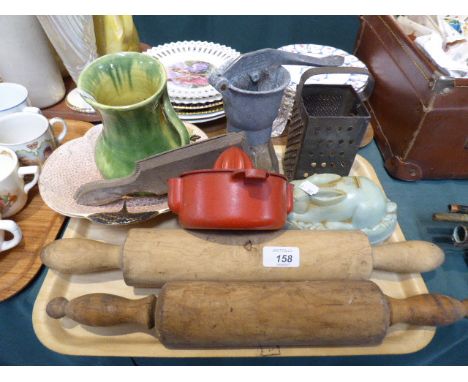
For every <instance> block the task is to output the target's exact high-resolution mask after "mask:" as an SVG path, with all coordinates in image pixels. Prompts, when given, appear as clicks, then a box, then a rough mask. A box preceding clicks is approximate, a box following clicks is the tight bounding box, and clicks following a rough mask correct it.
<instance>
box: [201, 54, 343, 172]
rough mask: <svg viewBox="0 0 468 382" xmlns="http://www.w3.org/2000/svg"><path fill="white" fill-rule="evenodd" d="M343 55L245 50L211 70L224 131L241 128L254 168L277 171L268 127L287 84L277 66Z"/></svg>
mask: <svg viewBox="0 0 468 382" xmlns="http://www.w3.org/2000/svg"><path fill="white" fill-rule="evenodd" d="M343 61H344V59H343V57H341V56H329V57H323V58H316V57H311V56H306V55H302V54H296V53H290V52H284V51H281V50H277V49H261V50H257V51H255V52H249V53H245V54H243V55H241V56H239V57H238V58H236V59H235V60H233V61H231V62H230V63H228V64H226V65H225V66H223V67H221V68H220V69H218V70H216V71H215V72H213V73H212V75H211V76H210V78H209V82H210V84H211V85H212V86H213V87H214V88H215V89H216V90H218V91H219V92H220V93H221V94H222V96H223V101H224V108H225V111H226V117H227V131H228V132H238V131H244V132H245V133H246V136H247V142H248V146H249V154H250V156H251V157H252V159H253V161H254V164H255V167H257V168H262V169H265V170H269V171H275V172H278V160H277V158H276V155H275V153H274V151H273V146H272V144H271V141H270V137H271V128H272V124H273V121H274V120H275V118H276V116H277V114H278V109H279V107H280V104H281V99H282V98H283V93H284V90H285V89H286V87H287V86H288V85H289V83H290V80H291V77H290V75H289V72H288V71H287V70H286V69H285V68H283V67H282V66H281V65H307V66H340V65H342V64H343Z"/></svg>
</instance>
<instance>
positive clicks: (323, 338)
mask: <svg viewBox="0 0 468 382" xmlns="http://www.w3.org/2000/svg"><path fill="white" fill-rule="evenodd" d="M47 314H48V315H49V316H50V317H52V318H56V319H58V318H62V317H64V316H66V317H69V318H71V319H73V320H75V321H77V322H79V323H81V324H85V325H90V326H113V325H118V324H123V323H127V324H128V323H131V324H141V325H143V326H145V327H146V328H148V329H151V328H153V327H154V328H155V331H156V336H157V337H158V338H159V340H160V341H161V343H162V344H163V345H165V346H166V347H168V348H235V347H259V346H268V347H272V346H358V345H376V344H379V343H380V342H382V340H383V339H384V337H385V335H386V333H387V329H388V327H389V326H390V325H393V324H396V323H408V324H412V325H424V326H440V325H448V324H452V323H454V322H456V321H458V320H460V319H462V318H463V317H466V316H467V315H468V300H464V301H463V302H460V301H458V300H455V299H453V298H451V297H447V296H442V295H437V294H424V295H419V296H413V297H409V298H406V299H402V300H399V299H393V298H390V297H387V296H385V295H384V294H383V293H382V292H381V291H380V289H379V287H378V286H377V285H376V284H374V283H373V282H371V281H353V280H345V281H302V282H251V283H249V282H231V283H224V282H204V281H199V282H172V283H167V284H166V285H164V287H163V288H162V290H161V293H160V294H159V296H158V297H157V298H156V297H155V296H149V297H145V298H142V299H139V300H129V299H126V298H123V297H119V296H114V295H109V294H89V295H84V296H81V297H78V298H75V299H73V300H71V301H68V300H66V299H65V298H63V297H58V298H56V299H54V300H52V301H51V302H49V304H48V305H47Z"/></svg>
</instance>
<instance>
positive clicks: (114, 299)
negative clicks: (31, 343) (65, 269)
mask: <svg viewBox="0 0 468 382" xmlns="http://www.w3.org/2000/svg"><path fill="white" fill-rule="evenodd" d="M155 308H156V296H154V295H150V296H147V297H144V298H140V299H137V300H133V299H128V298H124V297H120V296H115V295H112V294H105V293H92V294H85V295H83V296H80V297H77V298H74V299H73V300H70V301H68V300H67V299H66V298H64V297H57V298H54V299H53V300H52V301H50V302H49V303H48V304H47V307H46V312H47V314H48V316H49V317H51V318H54V319H60V318H63V317H68V318H70V319H72V320H73V321H76V322H78V323H80V324H83V325H88V326H114V325H120V324H138V325H142V326H144V327H146V328H148V329H151V328H153V327H154V310H155Z"/></svg>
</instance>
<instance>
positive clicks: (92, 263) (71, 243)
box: [41, 238, 121, 274]
mask: <svg viewBox="0 0 468 382" xmlns="http://www.w3.org/2000/svg"><path fill="white" fill-rule="evenodd" d="M120 254H121V247H120V246H118V245H112V244H106V243H101V242H99V241H94V240H88V239H78V238H74V239H62V240H56V241H53V242H52V243H50V244H48V245H46V246H45V247H44V248H43V249H42V252H41V260H42V262H43V263H44V264H45V265H46V266H48V267H49V268H52V269H55V270H57V271H59V272H62V273H69V274H82V273H92V272H101V271H109V270H112V269H120V257H121V255H120Z"/></svg>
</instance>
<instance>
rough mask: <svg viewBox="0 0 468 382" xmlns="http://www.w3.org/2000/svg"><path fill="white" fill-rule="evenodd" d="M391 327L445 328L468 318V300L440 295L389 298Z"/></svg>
mask: <svg viewBox="0 0 468 382" xmlns="http://www.w3.org/2000/svg"><path fill="white" fill-rule="evenodd" d="M387 300H388V302H389V305H390V309H391V316H390V323H391V325H393V324H396V323H399V322H404V323H407V324H411V325H420V326H445V325H450V324H453V323H454V322H457V321H459V320H461V319H463V318H464V317H465V318H468V300H463V301H459V300H456V299H454V298H452V297H448V296H444V295H440V294H421V295H418V296H412V297H409V298H406V299H402V300H399V299H394V298H390V297H387Z"/></svg>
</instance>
